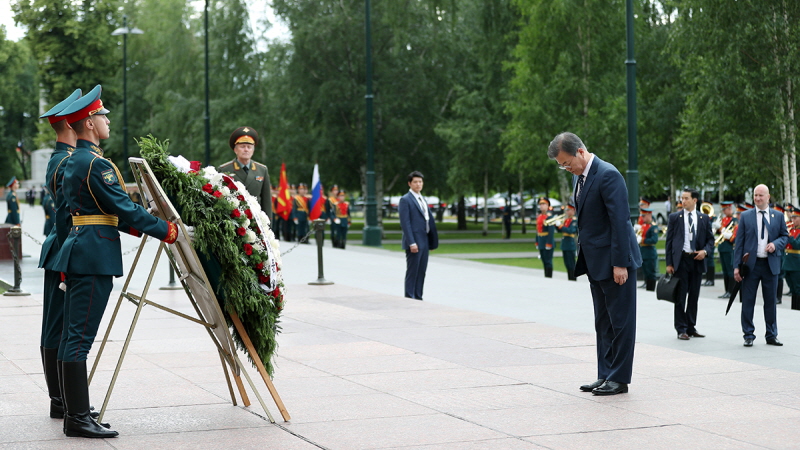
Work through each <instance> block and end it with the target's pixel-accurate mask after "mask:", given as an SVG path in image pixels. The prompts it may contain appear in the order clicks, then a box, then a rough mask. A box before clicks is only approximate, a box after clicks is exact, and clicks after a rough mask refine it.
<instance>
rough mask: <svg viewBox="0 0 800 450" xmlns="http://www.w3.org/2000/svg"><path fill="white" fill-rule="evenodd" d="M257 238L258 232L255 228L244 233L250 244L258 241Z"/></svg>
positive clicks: (246, 240)
mask: <svg viewBox="0 0 800 450" xmlns="http://www.w3.org/2000/svg"><path fill="white" fill-rule="evenodd" d="M256 239H257V238H256V233H255V232H254V231H253V230H247V232H246V233H245V234H244V241H245V242H247V243H248V244H252V243H254V242H256Z"/></svg>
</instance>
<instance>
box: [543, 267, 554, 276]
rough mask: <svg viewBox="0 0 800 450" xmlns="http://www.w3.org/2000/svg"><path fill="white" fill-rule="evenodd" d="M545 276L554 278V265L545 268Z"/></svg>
mask: <svg viewBox="0 0 800 450" xmlns="http://www.w3.org/2000/svg"><path fill="white" fill-rule="evenodd" d="M544 277H545V278H553V268H552V267H545V268H544Z"/></svg>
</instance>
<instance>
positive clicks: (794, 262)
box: [783, 229, 800, 294]
mask: <svg viewBox="0 0 800 450" xmlns="http://www.w3.org/2000/svg"><path fill="white" fill-rule="evenodd" d="M783 270H785V271H786V272H800V230H795V229H793V230H791V231H789V241H788V245H787V246H786V259H784V260H783ZM795 292H797V293H799V294H800V291H792V293H793V294H794V293H795Z"/></svg>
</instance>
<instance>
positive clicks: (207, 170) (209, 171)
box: [203, 166, 218, 180]
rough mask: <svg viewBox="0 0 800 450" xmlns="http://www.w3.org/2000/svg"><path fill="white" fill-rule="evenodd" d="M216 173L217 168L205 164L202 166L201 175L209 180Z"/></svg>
mask: <svg viewBox="0 0 800 450" xmlns="http://www.w3.org/2000/svg"><path fill="white" fill-rule="evenodd" d="M217 173H218V172H217V169H216V168H215V167H214V166H207V167H204V168H203V177H205V178H206V179H208V180H210V179H211V177H213V176H214V175H216V174H217Z"/></svg>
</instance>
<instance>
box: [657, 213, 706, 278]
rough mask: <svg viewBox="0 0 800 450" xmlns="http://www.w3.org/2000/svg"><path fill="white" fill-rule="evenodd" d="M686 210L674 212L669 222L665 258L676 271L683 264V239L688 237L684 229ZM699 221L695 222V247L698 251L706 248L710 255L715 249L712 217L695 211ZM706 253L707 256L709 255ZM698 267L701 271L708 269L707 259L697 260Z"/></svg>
mask: <svg viewBox="0 0 800 450" xmlns="http://www.w3.org/2000/svg"><path fill="white" fill-rule="evenodd" d="M683 214H684V211H678V212H674V213H672V214H670V215H669V220H668V222H667V245H666V254H665V258H666V260H667V265H668V266H672V267H673V268H674V269H675V271H676V272H677V271H678V267H679V266H680V264H681V255H682V252H683V241H684V239H685V238H686V234H685V232H686V230H684V224H683V221H684V218H683ZM695 216H696V217H697V223H696V224H695V234H694V249H695V250H697V251H700V250H705V251H706V252H707V253H708V255H710V254H711V252H713V251H714V232H713V231H711V219H710V218H709V217H708V215H706V214H703V213H701V212H700V211H695ZM708 255H706V257H707V256H708ZM695 264H696V267H695V269H696V270H698V271H699V272H700V273H705V271H706V261H705V259H704V260H702V261H695Z"/></svg>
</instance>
